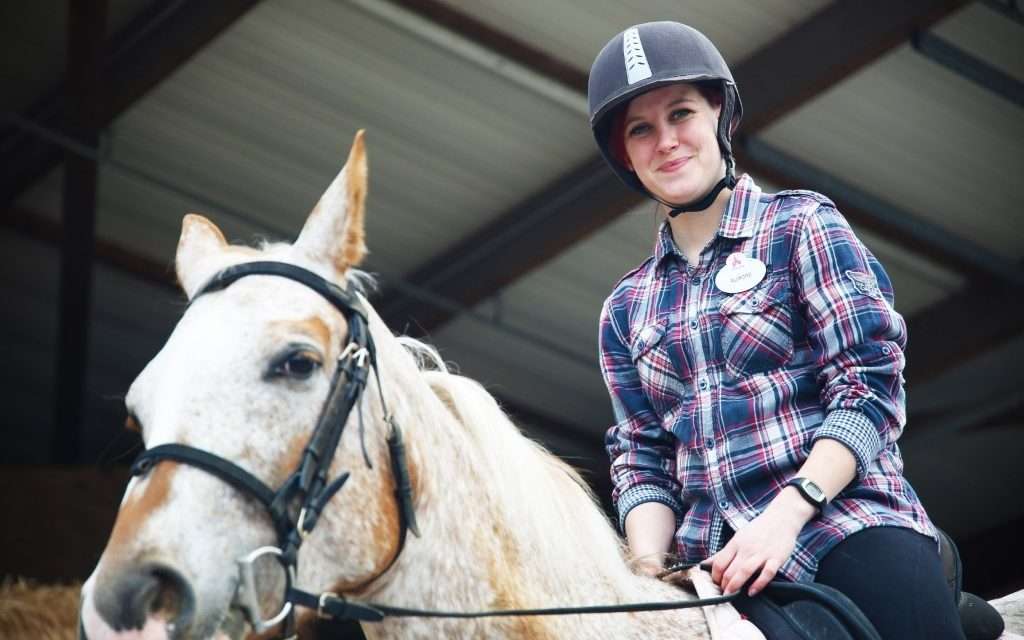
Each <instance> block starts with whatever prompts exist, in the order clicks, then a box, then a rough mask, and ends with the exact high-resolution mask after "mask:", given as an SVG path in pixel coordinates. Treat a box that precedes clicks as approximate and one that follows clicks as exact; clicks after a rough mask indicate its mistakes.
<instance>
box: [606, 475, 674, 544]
mask: <svg viewBox="0 0 1024 640" xmlns="http://www.w3.org/2000/svg"><path fill="white" fill-rule="evenodd" d="M645 502H660V503H661V504H663V505H665V506H667V507H668V508H670V509H672V512H673V513H675V514H676V522H677V523H678V522H679V520H680V519H682V517H683V503H682V501H681V500H680V499H679V498H678V497H676V496H675V495H674V494H673V493H672V492H671V491H669V490H668V489H665V488H663V487H659V486H658V485H656V484H638V485H636V486H635V487H630V488H629V489H626V490H625V491H623V492H622V493H621V494H619V500H618V502H617V503H616V504H617V506H618V509H619V531H621V532H622V533H623V535H625V533H626V516H627V515H629V512H630V511H631V510H632V509H633V507H637V506H640V505H642V504H643V503H645Z"/></svg>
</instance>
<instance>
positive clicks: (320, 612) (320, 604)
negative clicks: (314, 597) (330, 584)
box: [316, 591, 339, 619]
mask: <svg viewBox="0 0 1024 640" xmlns="http://www.w3.org/2000/svg"><path fill="white" fill-rule="evenodd" d="M329 598H333V599H335V600H338V599H339V597H338V594H336V593H334V592H333V591H324V592H323V593H321V594H320V598H319V600H318V601H317V606H316V617H318V618H324V619H329V618H333V616H332V615H331V614H329V613H327V612H326V611H324V607H326V606H327V600H328V599H329Z"/></svg>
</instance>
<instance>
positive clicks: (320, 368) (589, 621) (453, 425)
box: [82, 134, 710, 640]
mask: <svg viewBox="0 0 1024 640" xmlns="http://www.w3.org/2000/svg"><path fill="white" fill-rule="evenodd" d="M365 195H366V159H365V152H364V147H363V141H362V136H361V134H360V135H357V137H356V140H355V143H354V145H353V148H352V152H351V154H350V156H349V159H348V162H347V164H346V167H345V168H344V169H343V170H342V172H341V173H340V174H339V176H338V177H337V179H336V180H335V181H334V182H333V183H332V184H331V186H330V187H329V188H328V189H327V191H326V193H325V194H324V195H323V197H322V198H321V200H320V202H319V203H318V204H317V206H316V207H315V208H314V210H313V212H312V213H311V214H310V216H309V218H308V220H307V221H306V224H305V226H304V228H303V229H302V232H301V234H300V235H299V237H298V240H297V241H296V242H295V243H294V244H292V245H287V244H279V245H269V246H266V247H263V248H261V249H252V248H243V247H236V246H229V245H228V244H227V243H226V242H225V240H224V237H223V235H222V234H221V232H220V231H219V230H218V229H217V227H216V226H214V225H213V224H212V223H211V222H209V221H208V220H206V219H205V218H202V217H200V216H195V215H190V216H186V218H185V220H184V224H183V229H182V234H181V239H180V242H179V244H178V250H177V273H178V278H179V280H180V282H181V285H182V287H183V289H184V290H185V293H186V294H187V295H188V297H189V298H190V299H193V298H194V297H195V295H196V293H197V291H199V290H200V288H201V287H202V286H203V284H204V283H205V282H206V281H207V280H208V279H209V278H210V277H211V276H212V275H213V274H215V273H216V272H218V271H220V270H221V269H223V268H224V267H227V266H229V265H234V264H239V263H243V262H251V261H256V260H273V261H279V262H286V263H291V264H294V265H298V266H301V267H304V268H305V269H308V270H310V271H313V272H315V273H317V274H319V275H321V276H322V277H324V278H326V279H328V280H330V281H333V282H335V283H338V284H345V283H351V282H352V281H353V279H358V278H360V275H359V274H358V272H355V271H354V268H355V267H356V266H357V265H358V264H359V263H360V261H361V260H362V258H363V256H364V254H365V253H366V249H365V245H364V237H363V212H364V200H365ZM363 306H364V307H365V309H366V310H367V315H368V316H369V328H370V333H371V335H372V337H373V341H374V343H375V344H376V349H377V355H376V358H377V369H378V373H379V381H380V386H379V387H378V381H377V378H375V377H373V376H371V377H370V380H369V383H368V387H367V389H366V391H365V392H364V393H363V394H362V396H361V398H360V400H359V407H358V409H359V410H360V411H361V414H362V418H363V421H364V425H363V427H364V430H365V433H364V438H363V439H364V441H365V448H366V454H367V457H368V459H369V461H370V462H371V463H372V467H370V466H367V464H366V463H365V462H364V454H363V450H362V445H361V442H360V429H359V425H358V419H357V414H358V412H357V411H353V412H352V413H351V415H350V416H349V422H350V424H349V426H348V428H346V429H345V431H344V434H343V436H342V439H341V442H340V446H339V448H338V449H337V453H336V455H335V457H334V460H333V463H332V466H331V477H335V476H337V475H338V474H340V473H342V471H343V470H346V471H350V472H351V478H350V479H349V481H348V483H347V484H346V485H345V486H344V487H343V488H342V489H341V490H340V492H339V493H337V494H336V495H335V496H334V497H333V499H332V500H331V501H330V502H329V503H328V506H327V508H326V509H325V511H324V514H323V516H322V518H321V519H320V522H319V524H318V526H317V527H316V528H315V529H314V530H313V531H312V533H311V535H310V536H309V538H308V539H307V540H306V541H305V543H304V544H303V546H302V547H301V551H300V553H299V557H298V575H297V585H298V586H299V587H301V588H303V589H305V590H306V591H310V592H314V593H320V592H324V591H334V592H337V593H342V594H346V595H348V596H350V597H352V598H353V599H365V600H373V601H376V602H381V603H387V604H390V605H396V606H407V607H416V608H431V609H447V610H461V611H474V610H476V611H479V610H487V609H496V608H520V607H552V606H560V605H585V604H609V603H624V602H641V601H651V600H654V601H665V600H675V599H680V598H682V597H684V596H683V594H682V592H680V591H679V590H677V589H676V588H674V587H672V586H670V585H667V584H665V583H662V582H659V581H657V580H654V579H651V578H645V577H639V576H636V575H634V574H633V573H632V572H631V571H630V570H629V568H628V566H627V562H626V558H625V555H624V548H623V545H622V543H621V540H620V539H619V537H618V536H617V534H616V533H615V532H614V530H613V529H612V527H611V526H610V524H609V523H608V521H607V520H606V518H605V516H604V515H603V514H602V512H601V511H600V509H599V508H598V507H597V506H596V505H595V502H594V500H593V496H591V495H590V493H589V492H588V491H587V490H586V489H585V485H584V484H583V483H582V482H581V480H580V478H579V476H578V475H577V474H576V473H575V472H574V471H573V470H572V469H571V468H569V467H568V466H567V465H565V464H564V463H562V462H561V461H559V460H558V459H557V458H556V457H554V456H553V455H551V454H549V453H548V452H546V451H544V450H543V449H542V448H541V447H539V446H537V445H536V444H534V443H533V442H531V441H529V440H528V439H526V438H525V437H523V436H522V435H521V434H520V433H519V431H518V430H517V429H516V427H515V426H514V425H512V424H511V423H510V422H509V420H508V418H507V417H506V416H505V415H504V413H503V412H502V411H501V409H500V408H499V407H498V405H497V404H496V403H495V401H494V399H493V398H492V397H491V396H490V395H489V394H488V393H487V392H486V391H484V390H483V388H482V387H480V386H479V385H478V384H476V383H474V382H472V381H470V380H468V379H465V378H462V377H458V376H455V375H451V374H449V373H446V372H444V371H437V370H427V369H429V367H424V366H421V363H419V362H418V360H419V359H418V358H417V357H415V356H414V355H413V354H412V353H411V352H410V350H409V349H407V348H406V347H405V346H403V344H402V343H401V342H400V341H399V340H398V339H396V338H395V337H394V336H393V335H392V334H391V332H390V331H389V330H388V329H387V327H385V326H384V325H383V323H382V322H381V320H380V318H379V317H378V316H377V315H376V314H375V313H374V312H373V310H372V309H371V308H370V307H369V305H368V304H366V303H365V301H364V303H363ZM347 334H348V327H347V324H346V321H345V319H344V317H343V316H342V314H340V313H339V312H338V311H337V310H336V309H335V308H334V307H333V306H331V305H330V304H329V303H328V302H327V301H326V300H325V299H324V298H322V297H321V296H320V295H318V294H317V293H315V292H314V291H312V290H311V289H309V288H307V287H305V286H303V285H301V284H298V283H296V282H293V281H291V280H288V279H285V278H279V277H273V276H250V277H246V278H244V279H241V280H239V281H237V282H235V283H234V284H232V285H231V286H230V287H228V288H226V289H224V290H222V291H219V292H217V293H216V294H212V295H204V296H202V297H200V298H198V299H194V300H193V302H192V304H191V305H190V306H189V308H188V309H187V311H186V312H185V314H184V316H183V317H182V319H181V321H180V322H179V323H178V325H177V327H176V328H175V329H174V332H173V333H172V335H171V337H170V338H169V340H168V341H167V344H166V345H165V346H164V348H163V349H162V350H161V351H160V352H159V353H158V354H157V356H156V357H155V358H154V359H153V360H152V361H151V362H150V363H149V364H148V365H147V366H146V368H145V370H144V371H143V372H142V373H141V374H140V375H139V377H138V379H136V381H135V382H134V384H133V385H132V387H131V390H130V391H129V393H128V395H127V399H126V403H127V409H128V411H129V415H130V418H129V423H130V426H132V427H133V428H137V429H139V430H140V431H141V433H142V436H143V439H144V441H145V444H146V446H147V447H150V448H151V447H154V446H157V445H161V444H167V443H182V444H187V445H190V446H192V447H196V448H199V449H203V450H205V451H207V452H210V453H212V454H215V455H217V456H220V457H221V458H224V459H226V460H230V461H232V462H234V463H235V464H237V465H239V466H241V467H242V468H244V469H245V470H247V471H248V472H250V473H251V474H253V475H254V476H255V477H257V478H259V479H260V480H262V482H263V483H265V484H266V485H268V486H270V487H277V486H279V485H280V484H281V482H282V481H283V480H284V479H285V478H286V477H287V476H288V475H289V474H290V473H291V472H292V471H293V470H294V469H295V467H296V465H297V464H298V461H299V459H300V456H301V455H302V452H303V449H304V448H305V447H306V445H307V442H308V441H309V438H310V434H311V432H312V429H313V426H314V425H315V424H316V422H317V419H318V416H319V413H320V411H321V408H322V406H323V405H324V401H325V397H326V396H327V393H328V388H329V382H330V379H331V374H332V372H333V369H334V367H335V366H336V362H337V361H338V358H339V354H340V352H341V351H342V349H343V345H344V344H345V343H346V336H347ZM420 355H422V354H420ZM420 359H422V358H420ZM427 359H428V360H429V359H430V358H427ZM379 393H382V394H383V397H384V400H385V402H386V405H387V407H388V408H389V410H390V411H391V412H392V414H393V416H394V418H395V421H396V422H397V423H398V424H400V425H401V426H402V428H403V430H404V434H405V441H406V447H407V453H408V461H409V471H410V476H411V481H412V488H413V495H414V506H415V510H416V514H417V518H418V524H419V530H420V536H419V537H410V538H409V539H408V540H407V543H406V545H405V547H404V549H403V550H402V552H401V554H400V556H399V557H398V558H397V561H396V562H395V563H394V564H393V565H392V566H391V567H390V568H387V567H388V563H389V562H390V561H391V559H392V557H393V555H394V553H395V551H396V549H397V548H398V544H399V538H400V533H401V532H400V529H399V527H400V517H399V505H398V501H397V500H396V498H395V493H394V488H395V487H394V485H395V481H394V479H393V476H392V472H391V464H392V460H391V458H390V456H389V450H388V447H387V445H386V444H385V442H386V437H387V435H388V433H389V431H388V428H389V427H388V423H387V421H386V420H385V416H384V415H383V410H382V404H381V398H380V396H379ZM276 540H277V537H276V535H275V532H274V530H273V528H272V526H271V521H270V519H269V517H268V516H267V513H266V511H265V510H264V508H263V507H262V505H260V504H259V503H258V502H257V501H255V500H253V499H252V498H251V497H249V496H247V495H245V494H244V493H242V492H240V491H239V490H237V489H236V488H234V487H232V486H231V485H229V484H227V483H225V482H223V481H221V480H220V479H218V478H216V477H215V476H214V475H211V474H210V473H207V472H206V471H204V470H201V469H198V468H196V467H194V466H189V465H185V464H179V463H175V462H168V461H164V462H163V463H162V464H159V465H156V466H154V467H153V468H152V469H151V470H150V471H149V473H148V474H146V475H143V476H140V477H137V478H135V479H133V480H132V481H131V482H130V483H129V485H128V488H127V490H126V492H125V495H124V499H123V502H122V505H121V509H120V512H119V514H118V517H117V521H116V523H115V526H114V529H113V532H112V534H111V537H110V540H109V543H108V545H107V547H106V549H105V551H104V553H103V556H102V558H101V559H100V562H99V564H98V565H97V567H96V568H95V570H94V572H93V574H92V576H91V577H90V578H89V580H88V581H87V582H86V584H85V586H84V587H83V589H82V598H83V599H82V623H83V628H84V631H85V633H86V635H87V636H88V637H89V638H90V639H91V640H105V639H115V638H116V639H122V640H123V639H135V638H146V639H150V638H152V639H156V638H232V639H235V638H241V637H245V636H247V635H249V634H251V628H250V627H249V625H248V623H247V621H246V618H245V616H244V615H243V613H242V611H241V610H240V609H239V605H238V596H237V592H238V582H239V577H238V571H237V568H236V559H237V558H239V557H241V556H244V555H246V554H248V553H249V552H251V551H253V550H254V549H257V548H259V547H262V546H264V545H272V544H275V542H276ZM263 578H266V579H264V580H261V581H260V582H259V583H258V589H259V590H260V594H259V596H260V598H261V600H262V601H263V602H265V603H270V604H269V605H268V606H272V604H273V603H275V602H278V601H280V599H281V596H280V590H281V588H282V582H283V581H282V580H281V579H279V578H277V577H276V574H273V572H271V571H268V572H267V574H266V575H265V576H263ZM313 613H314V612H312V611H309V610H304V611H303V613H302V616H303V618H300V625H299V626H300V631H301V630H302V629H303V628H304V626H303V621H305V622H308V621H309V619H310V617H311V616H312V615H313ZM364 629H365V633H366V635H367V636H368V637H370V638H459V637H462V638H605V637H612V638H707V637H710V636H709V631H708V626H707V624H706V622H705V618H704V615H703V613H702V612H701V611H700V610H696V609H689V610H683V611H673V612H663V613H636V614H621V613H620V614H602V615H592V616H580V615H572V616H560V617H527V618H490V619H483V620H463V621H453V620H437V619H421V618H405V619H402V618H389V619H386V620H385V621H383V622H379V623H372V624H366V625H364Z"/></svg>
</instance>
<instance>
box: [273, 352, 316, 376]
mask: <svg viewBox="0 0 1024 640" xmlns="http://www.w3.org/2000/svg"><path fill="white" fill-rule="evenodd" d="M318 368H320V359H319V358H318V357H317V356H316V355H314V354H312V353H310V352H308V351H296V352H293V353H290V354H288V355H287V356H285V357H284V359H282V360H281V361H280V362H279V363H278V364H277V366H276V367H274V370H273V374H274V375H275V376H281V377H287V378H292V379H294V380H305V379H306V378H308V377H310V376H311V375H313V373H314V372H316V370H317V369H318Z"/></svg>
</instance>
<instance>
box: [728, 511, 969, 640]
mask: <svg viewBox="0 0 1024 640" xmlns="http://www.w3.org/2000/svg"><path fill="white" fill-rule="evenodd" d="M724 533H725V536H724V538H725V539H726V540H728V538H730V537H732V531H731V530H730V529H729V528H728V526H727V527H726V530H725V531H724ZM777 579H778V578H777ZM815 581H816V582H819V583H821V584H825V585H828V586H830V587H833V588H835V589H838V590H839V591H840V592H842V593H843V595H845V596H846V597H848V598H849V599H850V600H853V602H854V604H856V605H857V606H858V607H859V608H860V610H861V611H862V612H864V615H865V616H867V618H868V620H870V621H871V624H873V625H874V627H875V629H876V630H877V631H878V634H879V635H881V636H882V638H883V639H884V640H947V639H949V640H964V632H963V629H962V628H961V626H960V613H959V611H957V607H956V604H955V603H954V601H953V592H952V590H951V589H950V588H949V585H948V584H947V583H946V579H945V575H944V574H943V571H942V562H941V560H940V559H939V550H938V546H937V545H936V544H935V541H934V540H932V539H931V538H929V537H928V536H923V535H921V534H919V533H917V532H916V531H913V530H911V529H902V528H897V527H874V528H870V529H864V530H863V531H859V532H857V533H854V534H853V535H851V536H849V537H847V538H846V539H845V540H843V541H842V542H840V543H839V544H837V545H836V546H835V547H834V548H833V549H832V550H831V551H830V552H829V553H828V555H826V556H825V557H824V558H823V559H822V561H821V562H820V563H819V565H818V574H817V577H816V578H815Z"/></svg>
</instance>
